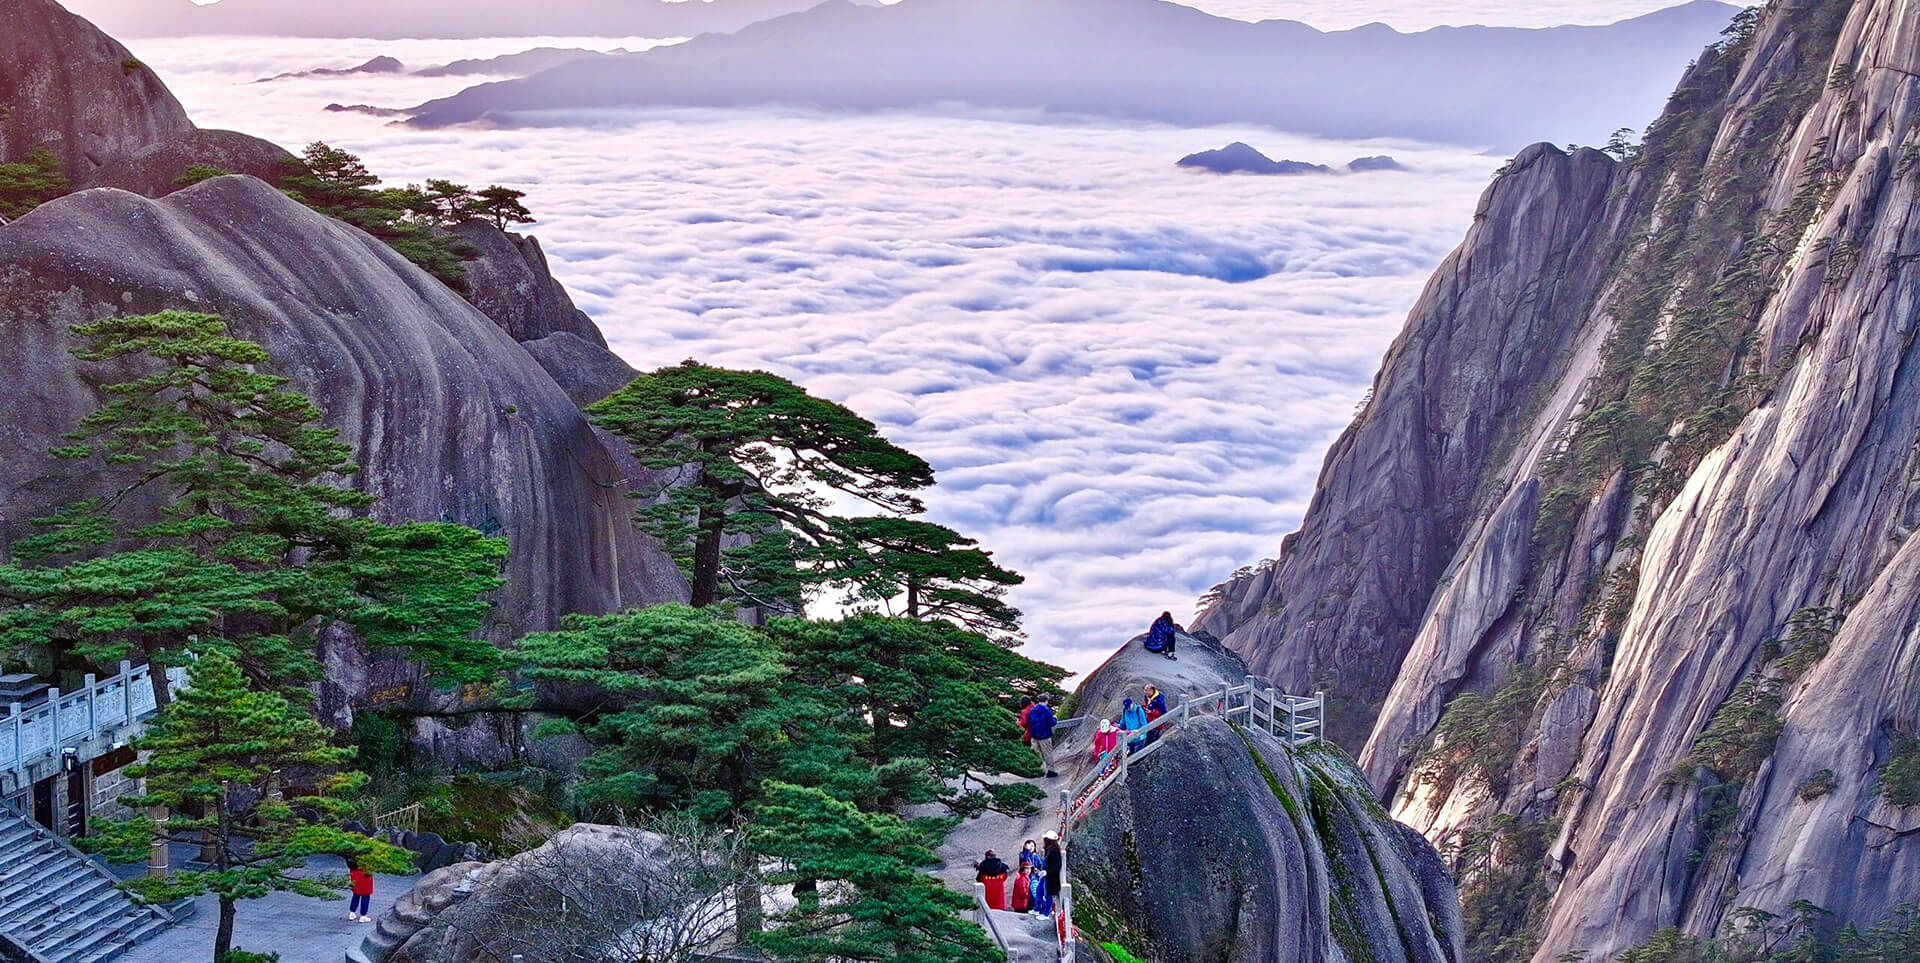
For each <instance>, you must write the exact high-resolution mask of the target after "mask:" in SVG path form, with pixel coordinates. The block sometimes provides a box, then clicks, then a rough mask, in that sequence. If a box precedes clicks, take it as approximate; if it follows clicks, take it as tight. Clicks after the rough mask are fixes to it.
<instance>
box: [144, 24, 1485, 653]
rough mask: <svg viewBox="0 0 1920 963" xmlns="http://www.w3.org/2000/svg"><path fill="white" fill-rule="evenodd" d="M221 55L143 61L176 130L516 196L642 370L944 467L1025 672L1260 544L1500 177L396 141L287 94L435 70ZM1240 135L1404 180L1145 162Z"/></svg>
mask: <svg viewBox="0 0 1920 963" xmlns="http://www.w3.org/2000/svg"><path fill="white" fill-rule="evenodd" d="M248 43H249V47H248V48H247V53H246V59H247V61H248V62H247V63H246V64H245V65H243V66H238V67H232V68H228V67H226V66H225V64H224V62H223V59H224V57H225V56H226V51H227V48H226V46H225V45H223V44H222V43H220V42H218V41H207V40H200V41H191V42H189V41H178V42H174V41H169V42H163V43H148V44H144V45H143V49H142V50H141V56H142V58H143V59H145V60H146V61H147V62H148V63H150V64H152V65H154V67H155V68H156V69H157V70H159V71H161V73H162V76H165V77H167V78H168V79H169V82H170V83H172V84H173V85H174V87H175V89H176V91H177V92H179V93H180V95H181V97H182V99H183V100H184V101H185V102H186V103H187V106H188V108H189V109H190V110H191V111H192V112H193V114H194V116H195V119H196V120H197V121H199V122H201V123H203V124H207V125H211V126H227V127H234V128H238V129H243V130H250V131H254V132H258V133H262V134H264V135H267V136H271V137H274V138H277V139H279V140H281V141H282V142H284V143H290V144H297V143H301V142H304V141H306V140H310V139H315V138H324V139H327V140H329V141H331V142H333V143H335V144H336V145H338V146H343V147H346V148H349V149H351V150H354V151H356V152H358V153H361V154H362V155H364V156H365V157H366V158H367V160H368V161H369V163H370V164H371V165H372V166H373V168H374V169H375V170H376V171H379V172H381V173H383V174H386V175H388V176H389V177H390V178H392V179H396V180H401V181H405V180H419V179H422V178H425V177H440V176H446V177H453V178H456V179H459V180H463V181H468V182H476V181H477V182H491V181H498V182H502V183H508V184H515V185H518V186H521V187H523V188H525V189H527V190H528V192H529V195H530V196H529V204H530V206H531V207H532V208H533V209H534V211H535V212H536V213H537V214H539V215H540V216H541V222H540V223H539V224H538V225H536V226H535V227H534V228H533V230H534V232H535V233H536V234H538V235H539V237H540V238H541V241H542V243H543V244H544V246H545V247H546V250H547V253H548V255H549V258H550V259H551V260H552V261H553V264H554V268H555V270H556V273H558V274H559V275H560V277H561V279H562V280H563V281H565V282H566V283H567V284H568V287H569V288H570V289H571V290H572V291H573V293H574V295H575V298H576V300H577V301H578V302H579V303H580V305H581V306H582V307H583V308H585V309H586V310H587V311H588V313H590V314H592V315H593V316H594V318H595V319H596V320H597V321H598V322H599V323H600V325H601V327H602V328H603V329H604V330H605V332H606V334H607V337H608V340H609V341H610V342H611V343H612V345H613V347H614V348H615V350H617V351H619V352H620V353H621V354H622V355H624V356H625V357H626V358H627V359H628V360H629V361H631V362H633V363H634V364H635V365H636V366H640V367H643V368H644V367H650V366H658V365H661V364H670V363H673V362H677V361H679V360H681V359H683V358H686V357H690V356H692V357H699V358H701V359H703V360H706V361H709V362H713V363H717V364H725V365H731V366H752V367H764V368H768V369H770V370H774V371H777V372H780V373H782V374H786V375H789V376H792V377H794V378H796V379H798V380H799V381H801V382H802V383H803V384H805V385H806V386H807V387H808V388H809V389H811V390H813V391H815V392H817V393H820V394H823V395H826V396H828V397H832V398H835V399H838V400H842V401H845V402H847V403H849V404H851V405H852V406H853V407H854V408H856V409H857V410H860V411H861V412H862V413H864V414H866V415H867V416H868V417H870V418H873V419H874V420H875V421H877V422H879V423H880V424H882V425H883V426H885V427H886V429H887V431H888V433H889V434H890V435H891V436H892V437H893V438H894V439H895V440H897V441H899V442H901V443H903V444H905V445H907V446H908V447H910V448H912V449H913V450H915V451H916V452H919V453H920V454H922V455H924V456H926V457H927V458H928V459H929V460H930V461H932V462H933V463H934V464H935V466H936V468H938V469H939V471H940V475H941V485H940V488H939V490H938V491H936V492H935V493H934V494H933V495H932V497H931V498H930V499H929V502H930V504H931V506H932V508H933V512H934V514H935V516H936V517H937V518H939V519H940V520H943V521H947V522H949V523H952V524H954V525H955V526H956V527H958V528H960V529H961V530H963V531H964V532H966V533H967V534H970V535H973V536H976V537H978V538H980V539H981V540H982V542H983V543H984V544H986V545H987V547H989V548H990V549H992V550H994V551H995V552H996V553H997V554H998V555H999V556H1000V557H1001V558H1002V559H1003V560H1005V561H1007V562H1008V563H1010V564H1012V565H1013V566H1014V567H1015V568H1017V569H1019V570H1020V571H1022V572H1023V573H1024V574H1026V575H1027V576H1028V580H1029V581H1028V584H1027V585H1026V586H1025V587H1023V588H1022V589H1021V590H1020V591H1019V592H1018V594H1017V598H1016V601H1017V602H1018V604H1020V605H1021V606H1022V607H1023V608H1025V609H1026V610H1027V612H1028V613H1029V617H1030V618H1029V627H1030V630H1031V635H1032V637H1033V645H1032V651H1033V652H1034V654H1036V655H1039V656H1041V657H1045V658H1050V659H1054V660H1057V661H1060V662H1063V663H1065V664H1067V665H1070V666H1072V667H1074V668H1076V669H1086V668H1090V667H1091V666H1092V665H1094V664H1097V662H1098V661H1099V660H1100V658H1102V657H1103V656H1104V655H1105V653H1106V652H1107V651H1109V650H1111V648H1112V647H1113V646H1114V645H1115V644H1117V643H1118V642H1119V641H1120V640H1122V639H1124V638H1125V637H1127V636H1128V635H1129V634H1131V633H1133V632H1135V631H1138V630H1139V629H1141V628H1143V627H1144V625H1145V624H1146V622H1147V621H1148V620H1150V619H1151V618H1152V616H1154V615H1155V614H1158V613H1159V612H1160V611H1161V610H1162V609H1171V610H1173V611H1174V612H1176V613H1177V614H1181V615H1184V614H1185V613H1186V612H1188V611H1190V610H1191V607H1192V601H1193V598H1194V596H1195V595H1196V594H1197V593H1198V592H1200V591H1202V590H1204V589H1205V588H1206V587H1207V586H1208V585H1210V584H1212V583H1213V582H1215V581H1218V580H1219V579H1220V578H1222V577H1224V576H1225V575H1226V574H1227V573H1229V572H1231V571H1233V569H1235V568H1236V567H1238V566H1240V565H1244V564H1247V563H1249V562H1252V561H1255V560H1257V559H1259V558H1261V557H1263V556H1266V555H1270V554H1271V553H1272V552H1273V551H1274V550H1276V549H1277V547H1278V543H1279V538H1280V536H1281V535H1282V534H1284V533H1285V532H1286V531H1288V530H1290V529H1291V528H1292V527H1293V526H1294V525H1295V524H1296V523H1297V520H1298V518H1299V516H1300V514H1301V512H1302V511H1303V510H1304V508H1305V502H1306V499H1307V498H1308V497H1309V496H1310V494H1311V485H1312V482H1313V478H1314V476H1315V474H1316V473H1317V471H1318V469H1319V465H1320V461H1321V459H1322V457H1323V455H1324V452H1325V448H1326V445H1327V444H1328V443H1329V442H1330V441H1331V440H1332V438H1333V437H1334V435H1336V434H1337V433H1338V432H1339V430H1340V429H1341V428H1342V427H1344V425H1345V424H1346V422H1347V421H1348V420H1349V419H1350V418H1351V417H1352V414H1353V408H1354V404H1355V402H1356V401H1358V400H1359V398H1360V396H1361V395H1362V393H1363V392H1364V391H1365V389H1366V385H1367V383H1368V381H1369V379H1370V378H1371V377H1372V373H1373V370H1374V368H1375V367H1376V366H1377V364H1378V361H1379V357H1380V354H1381V352H1382V351H1383V350H1384V348H1385V347H1386V345H1387V342H1388V341H1389V340H1390V339H1391V337H1392V336H1393V334H1394V333H1395V332H1396V331H1397V330H1398V328H1399V325H1400V322H1401V320H1402V318H1403V317H1404V314H1405V311H1406V308H1407V306H1408V305H1409V304H1410V303H1411V302H1412V301H1413V299H1414V297H1415V296H1416V295H1417V293H1418V291H1419V288H1420V286H1421V284H1422V283H1424V281H1425V278H1426V275H1427V274H1428V273H1429V272H1430V271H1431V269H1432V267H1433V265H1434V264H1436V263H1437V262H1438V261H1439V259H1440V258H1441V257H1442V256H1443V255H1444V254H1445V252H1446V251H1447V250H1448V249H1450V248H1451V247H1452V246H1453V245H1454V244H1455V243H1456V242H1457V241H1458V239H1459V237H1460V235H1461V234H1462V232H1463V231H1464V230H1465V228H1466V226H1467V224H1468V222H1469V218H1470V217H1471V212H1472V204H1473V200H1474V198H1475V197H1476V196H1477V194H1478V193H1479V191H1480V190H1481V188H1482V187H1483V186H1484V185H1485V183H1486V178H1487V174H1488V173H1489V172H1490V171H1491V170H1492V168H1493V167H1494V166H1495V165H1496V164H1497V161H1496V160H1495V159H1492V158H1487V157H1480V156H1474V155H1470V154H1467V153H1465V152H1461V151H1455V150H1443V149H1434V148H1428V147H1423V146H1420V145H1414V144H1398V143H1396V144H1382V143H1365V144H1355V143H1333V142H1325V141H1313V140H1308V139H1304V138H1297V137H1292V136H1288V135H1284V134H1276V133H1274V132H1271V131H1258V130H1247V129H1213V130H1202V131H1193V130H1175V129H1169V128H1158V127H1149V128H1121V127H1117V126H1108V125H1095V124H1088V125H1078V126H1076V125H1050V126H1041V125H1031V124H1025V123H1021V122H1019V120H1018V119H1017V118H1015V119H980V118H969V117H962V116H950V117H935V116H924V115H878V116H862V117H828V116H823V115H818V114H808V113H800V112H771V111H765V112H714V111H653V112H644V113H642V112H625V113H607V112H597V113H593V114H590V115H583V119H585V120H588V121H590V122H591V123H590V124H589V125H587V126H581V127H574V128H564V129H557V128H545V129H538V130H527V131H501V130H446V131H433V132H424V133H423V132H416V131H410V130H405V129H400V128H390V127H386V126H383V125H382V124H380V123H379V122H378V121H377V120H374V119H371V118H367V117H363V116H358V115H351V114H326V113H322V112H319V111H317V110H316V109H314V108H316V107H318V106H319V105H321V104H324V103H326V102H327V101H329V100H347V101H349V102H352V101H368V102H375V103H393V102H403V101H408V100H410V99H418V97H417V95H418V94H420V93H421V92H422V91H421V90H420V89H419V88H420V87H421V86H422V85H425V84H429V83H434V82H432V81H422V80H419V79H414V78H378V77H353V78H315V79H312V80H301V81H287V82H282V83H280V84H275V85H263V86H271V87H274V88H276V91H275V92H274V93H273V96H272V97H271V98H270V99H266V100H255V99H253V98H255V97H256V95H257V93H258V92H259V91H260V89H261V88H259V87H254V88H251V89H248V88H243V87H239V86H234V85H232V84H231V83H230V81H232V80H251V79H252V78H253V77H255V76H258V75H260V74H261V73H262V72H278V71H280V70H286V69H302V68H306V67H311V66H315V65H318V64H321V63H327V62H330V61H332V60H348V61H353V60H354V58H356V57H358V58H359V59H365V56H362V53H363V51H361V50H357V49H355V50H345V49H340V45H339V44H338V43H337V42H326V43H327V51H328V52H327V54H326V55H324V56H316V54H317V53H318V50H316V49H313V48H311V47H303V46H302V44H303V43H305V42H291V43H289V42H285V41H249V42H248ZM519 45H521V44H519V43H517V42H515V43H506V44H495V45H494V46H491V47H489V46H487V45H485V44H481V45H475V44H448V43H445V42H438V43H437V45H436V46H437V49H433V50H424V51H419V52H415V53H412V54H411V55H410V54H409V53H407V52H404V51H399V52H395V54H394V55H395V56H399V57H400V58H401V59H403V60H407V61H409V62H413V61H419V62H422V63H425V62H429V61H436V60H445V59H452V57H454V56H478V55H486V54H488V53H499V52H505V51H506V50H508V49H514V48H515V47H517V46H519ZM423 46H426V45H423ZM383 49H384V48H383ZM366 55H369V56H370V55H371V54H370V53H367V54H366ZM268 62H270V63H268ZM439 83H443V84H445V83H447V82H445V81H441V82H439ZM452 84H453V85H457V84H458V81H457V80H456V81H453V82H452ZM436 92H438V91H427V92H426V93H427V94H428V95H429V96H430V95H432V94H433V93H436ZM1235 139H1240V140H1246V141H1248V142H1249V143H1252V144H1254V145H1255V146H1257V147H1260V148H1261V149H1263V150H1265V151H1266V152H1267V153H1269V154H1270V155H1272V156H1275V157H1287V158H1294V159H1299V160H1308V161H1315V162H1321V163H1329V164H1337V163H1344V162H1345V161H1346V160H1347V159H1349V158H1352V157H1354V156H1358V155H1363V154H1374V153H1388V154H1392V155H1394V156H1395V157H1397V158H1399V159H1400V160H1401V161H1402V162H1404V163H1406V164H1407V165H1408V166H1409V167H1412V168H1414V171H1413V172H1412V173H1406V174H1395V173H1381V174H1366V175H1353V176H1323V177H1301V178H1281V177H1275V178H1258V177H1220V176H1213V175H1204V174H1195V173H1192V172H1187V171H1181V170H1177V169H1175V168H1174V167H1173V166H1172V165H1173V161H1174V160H1175V159H1177V158H1178V157H1180V156H1182V155H1184V154H1186V153H1189V152H1191V151H1193V150H1197V149H1200V148H1205V147H1215V146H1219V145H1220V144H1222V143H1226V142H1227V141H1230V140H1235Z"/></svg>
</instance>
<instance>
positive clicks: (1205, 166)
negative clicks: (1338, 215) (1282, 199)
mask: <svg viewBox="0 0 1920 963" xmlns="http://www.w3.org/2000/svg"><path fill="white" fill-rule="evenodd" d="M1174 166H1175V167H1186V168H1191V169H1193V170H1201V171H1208V172H1210V173H1214V174H1282V175H1286V174H1336V173H1342V172H1344V173H1349V174H1359V173H1364V172H1367V171H1403V170H1406V168H1405V167H1403V166H1401V164H1400V162H1399V161H1397V160H1394V159H1393V158H1391V157H1388V156H1387V155H1385V154H1375V155H1373V156H1371V157H1356V158H1354V159H1353V160H1351V161H1348V162H1347V164H1346V166H1345V167H1342V168H1340V169H1338V170H1335V169H1334V168H1332V167H1328V166H1327V165H1325V164H1313V163H1309V162H1307V161H1297V160H1274V159H1273V158H1271V157H1268V156H1267V155H1265V154H1263V153H1261V152H1260V150H1259V149H1258V148H1255V147H1254V146H1253V145H1251V144H1247V143H1245V142H1243V141H1237V140H1236V141H1234V142H1233V143H1231V144H1228V145H1227V146H1225V147H1219V148H1215V149H1213V150H1203V151H1198V152H1195V153H1192V154H1188V155H1187V156H1185V157H1182V158H1180V159H1179V160H1177V161H1175V162H1174Z"/></svg>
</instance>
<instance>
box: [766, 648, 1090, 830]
mask: <svg viewBox="0 0 1920 963" xmlns="http://www.w3.org/2000/svg"><path fill="white" fill-rule="evenodd" d="M768 632H769V633H770V634H771V635H772V636H773V637H774V638H775V639H777V640H778V641H779V642H780V644H781V647H782V649H783V650H784V653H785V658H786V659H787V660H788V663H789V665H791V667H792V672H793V675H792V680H793V682H794V683H796V684H798V685H799V686H801V687H803V688H804V689H806V690H807V691H809V692H811V693H816V694H819V695H823V696H826V697H827V698H829V699H831V700H832V701H831V705H832V706H833V709H834V711H835V712H837V713H839V714H841V715H842V716H843V717H850V718H856V719H866V720H869V725H868V726H867V727H866V731H865V732H863V733H862V738H861V739H860V740H859V741H858V742H857V743H856V744H855V745H856V749H855V751H856V753H857V754H858V755H859V756H860V757H862V758H864V759H866V760H867V761H868V762H869V763H870V764H871V765H873V766H875V767H876V768H879V767H884V766H887V765H889V764H890V763H897V762H898V761H900V760H908V759H911V760H916V761H917V762H918V764H921V765H924V766H925V767H926V768H927V772H928V774H929V775H930V776H931V777H932V780H933V781H932V782H930V783H926V784H925V789H926V790H927V791H928V792H930V793H931V794H932V795H934V796H935V797H936V798H938V799H939V800H940V801H941V802H942V803H944V804H945V805H947V806H948V807H949V808H950V809H952V810H953V811H954V812H955V813H956V814H957V815H961V816H968V815H972V814H974V813H977V812H980V811H982V810H984V809H995V810H999V811H1003V812H1010V813H1015V814H1025V813H1029V812H1031V811H1032V810H1033V804H1034V803H1035V802H1037V801H1038V790H1036V789H1035V788H1034V787H1033V786H1032V785H1031V784H1028V783H1011V784H1001V783H996V782H994V781H992V780H988V779H983V778H982V776H984V775H992V774H1008V775H1017V776H1028V777H1033V776H1039V775H1040V774H1041V768H1042V767H1041V765H1040V760H1039V757H1038V756H1037V755H1035V754H1034V752H1033V751H1032V750H1031V749H1029V748H1027V747H1026V746H1024V745H1022V744H1021V742H1020V730H1019V726H1018V724H1017V723H1016V722H1015V719H1014V715H1013V712H1012V709H1013V705H1012V701H1011V700H1014V699H1017V698H1018V697H1020V696H1022V695H1033V696H1038V695H1052V696H1055V697H1058V696H1059V695H1061V691H1060V687H1059V683H1060V681H1061V680H1062V679H1063V678H1065V676H1066V670H1064V669H1061V668H1059V667H1057V666H1052V665H1047V664H1045V663H1041V662H1036V661H1034V660H1032V659H1028V658H1025V657H1022V656H1020V655H1017V654H1015V653H1013V652H1011V651H1009V650H1007V649H1006V648H1004V647H1002V646H999V645H995V644H993V642H992V641H990V640H989V639H987V638H986V637H984V636H982V635H979V634H978V633H974V632H969V631H966V630H964V629H960V628H957V627H955V626H953V625H950V624H947V623H942V622H921V621H918V620H914V619H901V618H886V617H882V616H878V615H855V616H852V617H849V618H846V619H843V620H840V621H834V622H806V621H801V620H798V619H779V620H775V621H774V622H772V623H771V624H770V625H769V626H768Z"/></svg>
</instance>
